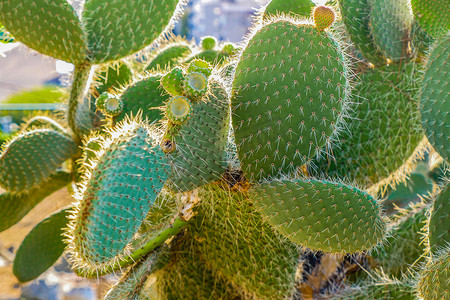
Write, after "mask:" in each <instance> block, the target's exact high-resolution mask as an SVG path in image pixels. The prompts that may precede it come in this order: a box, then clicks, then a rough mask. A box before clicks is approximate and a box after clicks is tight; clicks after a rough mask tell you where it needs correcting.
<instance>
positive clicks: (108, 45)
mask: <svg viewBox="0 0 450 300" xmlns="http://www.w3.org/2000/svg"><path fill="white" fill-rule="evenodd" d="M177 4H178V0H165V1H157V0H133V1H127V2H126V3H124V2H123V1H122V0H87V1H86V3H85V5H84V12H83V24H84V27H85V29H86V32H87V39H88V42H87V44H88V53H89V57H90V59H91V60H92V62H94V63H102V62H107V61H110V60H116V59H119V58H121V57H124V56H127V55H130V54H132V53H134V52H136V51H138V50H140V49H142V48H144V47H145V46H147V45H148V44H150V43H151V42H153V41H154V40H155V39H156V38H157V37H158V36H159V35H160V34H161V32H162V31H163V30H164V28H165V27H166V26H167V25H168V24H169V21H170V19H171V17H172V15H173V13H174V11H175V9H176V7H177Z"/></svg>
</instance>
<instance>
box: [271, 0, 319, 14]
mask: <svg viewBox="0 0 450 300" xmlns="http://www.w3.org/2000/svg"><path fill="white" fill-rule="evenodd" d="M313 7H314V2H312V1H311V0H272V1H270V3H269V4H268V5H267V7H266V10H265V13H264V14H265V15H266V16H267V15H268V14H272V15H276V14H277V13H286V14H288V13H293V14H297V15H299V16H302V17H306V18H308V17H309V16H310V14H311V11H312V9H313Z"/></svg>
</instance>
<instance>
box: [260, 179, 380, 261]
mask: <svg viewBox="0 0 450 300" xmlns="http://www.w3.org/2000/svg"><path fill="white" fill-rule="evenodd" d="M254 193H255V196H254V203H255V205H256V207H258V209H259V210H260V211H261V213H262V214H263V216H264V217H265V219H266V220H267V222H269V223H270V224H272V226H273V227H274V228H275V229H276V230H277V231H278V232H280V233H281V234H283V235H284V236H286V237H287V238H288V239H290V240H291V241H293V242H295V243H297V244H299V245H302V246H305V247H308V248H310V249H313V250H321V251H326V252H338V253H343V252H345V253H348V252H356V251H363V250H368V249H371V248H372V247H373V246H375V245H377V244H379V243H381V242H382V240H383V238H384V235H385V234H386V225H385V223H384V221H383V218H382V216H381V208H380V206H379V204H378V203H377V200H376V199H374V198H373V197H372V196H370V195H369V194H367V193H365V192H363V191H361V190H359V189H357V188H354V187H351V186H347V185H344V184H342V183H336V182H330V181H325V180H316V179H304V180H301V179H298V180H280V181H272V182H268V183H263V184H261V185H258V186H255V187H254Z"/></svg>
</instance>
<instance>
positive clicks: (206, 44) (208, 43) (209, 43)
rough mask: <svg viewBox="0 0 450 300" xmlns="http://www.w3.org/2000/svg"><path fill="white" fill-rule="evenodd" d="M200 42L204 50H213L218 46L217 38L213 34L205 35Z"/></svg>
mask: <svg viewBox="0 0 450 300" xmlns="http://www.w3.org/2000/svg"><path fill="white" fill-rule="evenodd" d="M200 44H201V46H202V48H203V50H211V49H214V48H215V47H216V45H217V40H216V38H215V37H213V36H205V37H203V38H202V40H201V42H200Z"/></svg>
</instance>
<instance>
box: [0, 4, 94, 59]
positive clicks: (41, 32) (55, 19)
mask: <svg viewBox="0 0 450 300" xmlns="http://www.w3.org/2000/svg"><path fill="white" fill-rule="evenodd" d="M0 22H1V23H3V25H4V26H5V27H6V29H7V30H9V31H10V32H11V33H12V34H13V35H14V36H15V37H16V39H17V40H18V41H21V42H22V43H24V44H25V45H27V46H28V47H30V48H33V49H34V50H37V51H39V52H41V53H43V54H46V55H50V56H52V57H54V58H57V59H62V60H65V61H67V62H70V63H73V64H78V63H82V62H83V61H85V60H86V43H85V41H84V33H83V31H82V28H81V24H80V21H79V20H78V17H77V15H76V14H75V11H74V9H73V8H72V6H70V4H69V3H67V1H66V0H23V1H17V0H1V1H0Z"/></svg>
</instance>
